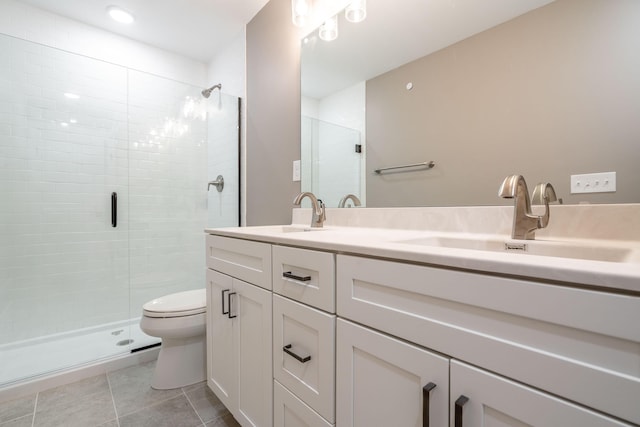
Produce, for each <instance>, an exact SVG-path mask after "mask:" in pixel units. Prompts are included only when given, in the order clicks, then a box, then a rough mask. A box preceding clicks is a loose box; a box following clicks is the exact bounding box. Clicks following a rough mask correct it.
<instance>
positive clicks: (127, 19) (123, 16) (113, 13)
mask: <svg viewBox="0 0 640 427" xmlns="http://www.w3.org/2000/svg"><path fill="white" fill-rule="evenodd" d="M107 13H108V14H109V16H110V17H111V18H112V19H113V20H114V21H117V22H120V23H121V24H131V23H132V22H133V21H134V19H133V15H132V14H131V13H129V12H127V11H126V10H124V9H122V8H121V7H118V6H109V7H107Z"/></svg>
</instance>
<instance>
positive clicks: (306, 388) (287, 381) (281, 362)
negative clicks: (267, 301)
mask: <svg viewBox="0 0 640 427" xmlns="http://www.w3.org/2000/svg"><path fill="white" fill-rule="evenodd" d="M335 324H336V319H335V315H332V314H327V313H324V312H322V311H320V310H316V309H314V308H312V307H309V306H306V305H303V304H300V303H297V302H295V301H291V300H289V299H286V298H282V297H280V296H278V295H273V376H274V378H275V379H276V380H278V381H279V382H280V383H281V384H283V385H284V386H286V387H287V388H288V389H289V390H290V391H291V392H293V394H295V395H296V396H298V397H299V398H300V399H301V400H302V401H303V402H305V403H306V404H307V405H309V406H310V407H311V408H313V409H314V410H315V411H316V412H318V413H319V414H320V415H321V416H322V417H323V418H324V419H326V420H327V421H329V422H330V423H333V422H334V421H335ZM285 346H286V348H285ZM289 346H290V347H289ZM307 357H309V359H308V360H307V359H306V358H307ZM299 359H300V360H299Z"/></svg>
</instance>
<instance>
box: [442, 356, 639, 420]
mask: <svg viewBox="0 0 640 427" xmlns="http://www.w3.org/2000/svg"><path fill="white" fill-rule="evenodd" d="M594 386H595V385H594ZM461 396H463V397H464V398H463V399H460V397H461ZM465 400H466V402H465V403H464V405H462V403H463V402H464V401H465ZM450 404H451V408H450V409H451V410H450V414H451V424H450V425H451V426H456V427H459V426H463V427H508V426H510V427H524V426H540V427H555V426H557V427H567V426H580V427H613V426H627V427H630V426H631V424H625V423H623V422H621V421H617V420H614V419H611V418H608V417H606V416H604V415H601V414H599V413H596V412H593V411H591V410H589V409H586V408H584V407H581V406H578V405H575V404H573V403H570V402H568V401H565V400H562V399H559V398H556V397H554V396H551V395H548V394H546V393H543V392H540V391H538V390H534V389H532V388H529V387H526V386H524V385H522V384H519V383H516V382H513V381H510V380H507V379H506V378H502V377H499V376H497V375H494V374H490V373H489V372H486V371H483V370H481V369H478V368H474V367H472V366H469V365H466V364H464V363H462V362H459V361H457V360H452V361H451V403H450ZM460 406H461V407H460Z"/></svg>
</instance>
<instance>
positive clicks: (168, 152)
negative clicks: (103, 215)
mask: <svg viewBox="0 0 640 427" xmlns="http://www.w3.org/2000/svg"><path fill="white" fill-rule="evenodd" d="M200 90H201V89H200V88H196V87H193V86H188V85H185V84H182V83H177V82H175V81H170V80H165V79H161V78H158V77H156V76H151V75H149V74H145V73H139V72H135V71H131V72H130V73H129V93H130V97H129V101H130V107H129V117H130V128H129V129H130V131H129V136H130V144H131V145H130V147H131V151H130V159H131V160H130V162H131V167H130V175H129V177H130V178H129V186H130V206H129V216H130V227H131V232H130V255H131V312H132V315H133V316H135V315H136V314H137V313H140V310H141V307H142V304H143V303H144V302H146V301H148V300H150V299H152V298H156V297H158V296H161V295H165V294H168V293H173V292H178V291H183V290H188V289H196V288H201V287H202V286H203V284H204V282H205V278H204V268H203V260H202V248H203V245H204V233H203V232H202V230H203V229H204V228H205V226H206V220H207V205H206V201H207V199H206V182H207V132H208V129H207V121H206V108H207V105H208V103H207V101H206V100H205V99H204V98H203V97H202V96H201V95H200Z"/></svg>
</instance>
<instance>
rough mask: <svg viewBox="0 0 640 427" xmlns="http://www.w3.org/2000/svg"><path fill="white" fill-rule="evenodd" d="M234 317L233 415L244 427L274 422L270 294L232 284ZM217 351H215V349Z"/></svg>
mask: <svg viewBox="0 0 640 427" xmlns="http://www.w3.org/2000/svg"><path fill="white" fill-rule="evenodd" d="M233 288H234V292H233V293H232V295H231V316H232V317H233V316H235V317H233V319H232V320H233V323H234V334H235V349H236V354H237V356H236V357H237V363H238V373H237V382H238V404H237V411H236V412H234V416H235V417H236V419H237V420H238V422H239V423H240V424H242V425H243V426H244V427H248V426H260V427H269V426H271V425H272V422H273V415H272V414H273V370H272V360H273V356H272V345H271V340H272V327H271V324H272V319H271V313H272V311H271V292H268V291H265V290H264V289H261V288H258V287H257V286H253V285H251V284H249V283H246V282H242V281H240V280H234V281H233ZM213 351H216V349H213Z"/></svg>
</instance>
